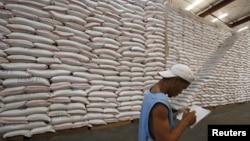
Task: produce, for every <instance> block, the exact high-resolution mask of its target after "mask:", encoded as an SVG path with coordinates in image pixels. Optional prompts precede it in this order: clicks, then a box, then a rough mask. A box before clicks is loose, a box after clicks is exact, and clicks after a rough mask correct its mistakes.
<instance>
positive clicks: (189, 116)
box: [182, 109, 196, 126]
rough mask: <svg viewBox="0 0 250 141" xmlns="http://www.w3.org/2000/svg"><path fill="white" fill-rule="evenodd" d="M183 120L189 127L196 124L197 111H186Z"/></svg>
mask: <svg viewBox="0 0 250 141" xmlns="http://www.w3.org/2000/svg"><path fill="white" fill-rule="evenodd" d="M182 120H184V121H185V122H186V123H187V125H188V126H191V125H193V124H194V123H195V122H196V115H195V111H191V112H190V109H186V110H185V111H184V112H183V116H182Z"/></svg>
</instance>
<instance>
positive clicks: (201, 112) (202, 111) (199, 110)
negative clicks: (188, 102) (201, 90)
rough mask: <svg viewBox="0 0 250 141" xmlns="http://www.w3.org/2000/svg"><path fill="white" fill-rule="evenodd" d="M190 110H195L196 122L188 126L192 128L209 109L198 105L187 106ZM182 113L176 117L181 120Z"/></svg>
mask: <svg viewBox="0 0 250 141" xmlns="http://www.w3.org/2000/svg"><path fill="white" fill-rule="evenodd" d="M188 108H189V109H190V111H196V122H195V123H194V124H193V125H192V126H190V128H193V127H194V126H195V125H196V124H197V123H198V122H199V121H201V120H202V119H203V118H204V117H206V116H207V115H208V114H209V113H210V112H211V111H210V110H208V109H204V108H202V107H200V106H197V105H192V106H190V107H188ZM182 115H183V113H180V114H178V115H177V117H176V118H177V119H179V120H181V119H182Z"/></svg>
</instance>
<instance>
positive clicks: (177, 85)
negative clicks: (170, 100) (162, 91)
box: [169, 77, 190, 97]
mask: <svg viewBox="0 0 250 141" xmlns="http://www.w3.org/2000/svg"><path fill="white" fill-rule="evenodd" d="M189 85H190V83H189V82H188V81H186V80H184V79H182V78H179V77H177V78H176V79H175V81H174V84H173V87H172V89H171V90H170V93H169V94H170V96H171V97H175V96H177V95H179V94H180V93H182V91H183V90H184V89H186V88H187V87H188V86H189Z"/></svg>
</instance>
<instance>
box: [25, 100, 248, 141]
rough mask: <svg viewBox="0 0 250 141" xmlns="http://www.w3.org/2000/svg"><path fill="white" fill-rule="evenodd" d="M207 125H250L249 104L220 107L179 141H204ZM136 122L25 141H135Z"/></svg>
mask: <svg viewBox="0 0 250 141" xmlns="http://www.w3.org/2000/svg"><path fill="white" fill-rule="evenodd" d="M208 124H250V102H246V103H241V104H232V105H227V106H220V107H217V108H214V109H212V112H211V114H209V115H208V116H207V117H206V118H204V119H203V120H202V121H200V123H198V124H197V125H196V126H195V127H194V128H192V129H190V128H187V129H186V130H185V132H184V134H183V135H182V136H181V138H180V140H179V141H206V140H207V125H208ZM137 133H138V122H135V123H132V124H129V125H124V126H120V127H115V128H107V129H98V130H93V131H92V130H87V131H84V132H82V133H75V134H70V135H60V136H54V137H50V138H40V139H32V138H31V139H25V141H137Z"/></svg>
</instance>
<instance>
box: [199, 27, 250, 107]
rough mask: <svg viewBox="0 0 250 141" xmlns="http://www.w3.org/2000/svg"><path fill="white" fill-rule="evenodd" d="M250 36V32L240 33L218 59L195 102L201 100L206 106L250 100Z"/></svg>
mask: <svg viewBox="0 0 250 141" xmlns="http://www.w3.org/2000/svg"><path fill="white" fill-rule="evenodd" d="M248 38H249V33H248V32H245V33H242V34H239V36H238V37H237V39H236V41H235V42H234V44H231V46H232V48H231V49H230V50H228V51H227V52H226V55H225V56H224V57H223V58H222V59H221V60H219V61H218V64H217V65H216V68H215V70H214V71H213V73H212V76H210V77H209V78H210V81H208V82H207V83H206V84H205V85H204V86H203V88H202V91H201V92H200V93H199V94H198V95H197V97H196V98H195V99H194V102H195V101H201V102H200V104H201V105H204V106H217V105H225V104H232V103H239V102H245V101H248V100H249V96H248V88H247V86H248V85H249V71H248V67H247V66H248V65H249V63H248V61H247V60H248V59H249V57H248V55H247V52H249V49H248V48H247V42H249V41H248ZM236 58H237V59H236ZM195 103H196V102H195Z"/></svg>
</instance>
